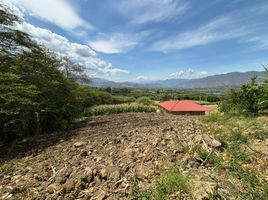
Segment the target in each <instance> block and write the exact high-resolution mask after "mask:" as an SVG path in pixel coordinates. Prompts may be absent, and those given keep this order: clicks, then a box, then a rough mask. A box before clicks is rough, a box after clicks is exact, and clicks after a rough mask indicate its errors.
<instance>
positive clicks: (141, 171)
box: [135, 165, 150, 180]
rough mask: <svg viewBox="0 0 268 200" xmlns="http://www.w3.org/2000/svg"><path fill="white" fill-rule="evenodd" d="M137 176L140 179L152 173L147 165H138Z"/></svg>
mask: <svg viewBox="0 0 268 200" xmlns="http://www.w3.org/2000/svg"><path fill="white" fill-rule="evenodd" d="M135 172H136V176H137V178H138V179H139V180H144V179H147V178H148V176H149V174H150V169H149V168H148V167H147V166H145V165H138V166H137V167H136V170H135Z"/></svg>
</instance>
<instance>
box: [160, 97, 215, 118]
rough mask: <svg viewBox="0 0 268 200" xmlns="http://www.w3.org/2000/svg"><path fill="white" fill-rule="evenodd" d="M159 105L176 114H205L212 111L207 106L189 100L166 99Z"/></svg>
mask: <svg viewBox="0 0 268 200" xmlns="http://www.w3.org/2000/svg"><path fill="white" fill-rule="evenodd" d="M159 106H160V107H161V108H163V109H164V110H166V111H167V112H169V113H172V114H176V115H205V114H206V112H209V111H210V110H209V109H208V108H207V107H205V106H201V105H199V104H198V103H195V102H192V101H189V100H182V101H178V100H172V101H165V102H162V103H160V104H159Z"/></svg>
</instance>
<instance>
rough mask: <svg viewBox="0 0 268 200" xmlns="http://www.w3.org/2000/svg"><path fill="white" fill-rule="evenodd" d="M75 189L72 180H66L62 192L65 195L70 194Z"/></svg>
mask: <svg viewBox="0 0 268 200" xmlns="http://www.w3.org/2000/svg"><path fill="white" fill-rule="evenodd" d="M74 188H75V183H74V181H73V180H68V181H67V182H66V183H64V185H63V190H64V192H65V193H69V192H71V191H72V190H73V189H74Z"/></svg>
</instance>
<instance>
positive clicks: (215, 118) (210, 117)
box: [202, 113, 222, 123]
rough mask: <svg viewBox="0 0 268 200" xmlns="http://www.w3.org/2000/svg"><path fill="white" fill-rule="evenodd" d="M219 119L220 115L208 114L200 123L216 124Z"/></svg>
mask: <svg viewBox="0 0 268 200" xmlns="http://www.w3.org/2000/svg"><path fill="white" fill-rule="evenodd" d="M220 119H222V116H221V115H220V113H210V114H208V115H205V116H204V117H203V118H202V122H204V123H208V122H217V121H219V120H220Z"/></svg>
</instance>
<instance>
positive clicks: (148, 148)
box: [0, 113, 228, 200]
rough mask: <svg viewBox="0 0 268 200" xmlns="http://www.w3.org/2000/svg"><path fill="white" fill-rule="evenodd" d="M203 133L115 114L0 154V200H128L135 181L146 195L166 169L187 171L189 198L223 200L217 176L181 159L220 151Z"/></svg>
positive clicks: (172, 119) (190, 125)
mask: <svg viewBox="0 0 268 200" xmlns="http://www.w3.org/2000/svg"><path fill="white" fill-rule="evenodd" d="M201 127H202V123H201V122H200V120H199V117H194V116H174V115H165V114H156V113H152V114H148V113H135V114H134V113H133V114H120V115H114V116H101V117H96V118H93V119H92V120H90V121H87V122H85V123H84V124H83V125H82V126H81V127H78V128H76V129H74V130H70V131H66V132H63V133H58V134H53V135H49V136H48V137H47V136H43V137H37V138H34V139H28V140H26V141H23V142H21V143H18V144H13V145H12V146H10V147H8V148H7V147H6V148H4V149H2V150H1V159H2V161H1V162H2V164H0V166H1V171H0V173H1V174H0V198H2V199H36V200H45V199H47V200H48V199H57V200H60V199H92V200H93V199H96V200H103V199H131V198H132V196H131V186H132V179H133V177H136V178H137V180H138V181H139V185H140V187H141V188H147V187H149V186H150V185H151V183H152V182H153V181H154V180H155V179H156V177H157V176H158V175H159V174H160V173H161V171H162V170H164V169H165V168H167V167H170V166H173V165H174V164H178V163H186V164H187V166H188V167H186V168H185V169H186V170H185V171H186V172H191V174H194V176H193V177H192V178H193V180H195V181H194V182H193V188H195V189H194V190H193V192H192V194H191V198H194V199H206V198H209V195H211V194H214V193H215V190H219V192H221V193H222V194H221V195H222V197H225V199H228V192H226V191H225V190H224V189H222V188H221V187H220V186H219V182H220V181H219V180H215V179H216V178H215V177H217V179H220V177H221V176H218V175H217V174H213V173H210V171H209V170H210V169H209V166H204V165H202V160H201V161H200V160H198V159H194V160H193V158H192V157H191V156H190V155H189V154H186V153H185V149H186V148H189V146H193V145H195V144H202V143H204V142H205V144H206V145H208V146H211V148H220V146H221V143H219V142H218V141H216V140H214V139H213V138H211V137H209V136H206V135H205V136H204V135H203V134H201ZM18 151H19V152H21V154H20V155H19V156H18ZM15 155H16V157H15ZM222 176H223V179H224V174H223V175H222ZM225 193H227V194H225ZM174 199H176V196H174Z"/></svg>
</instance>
